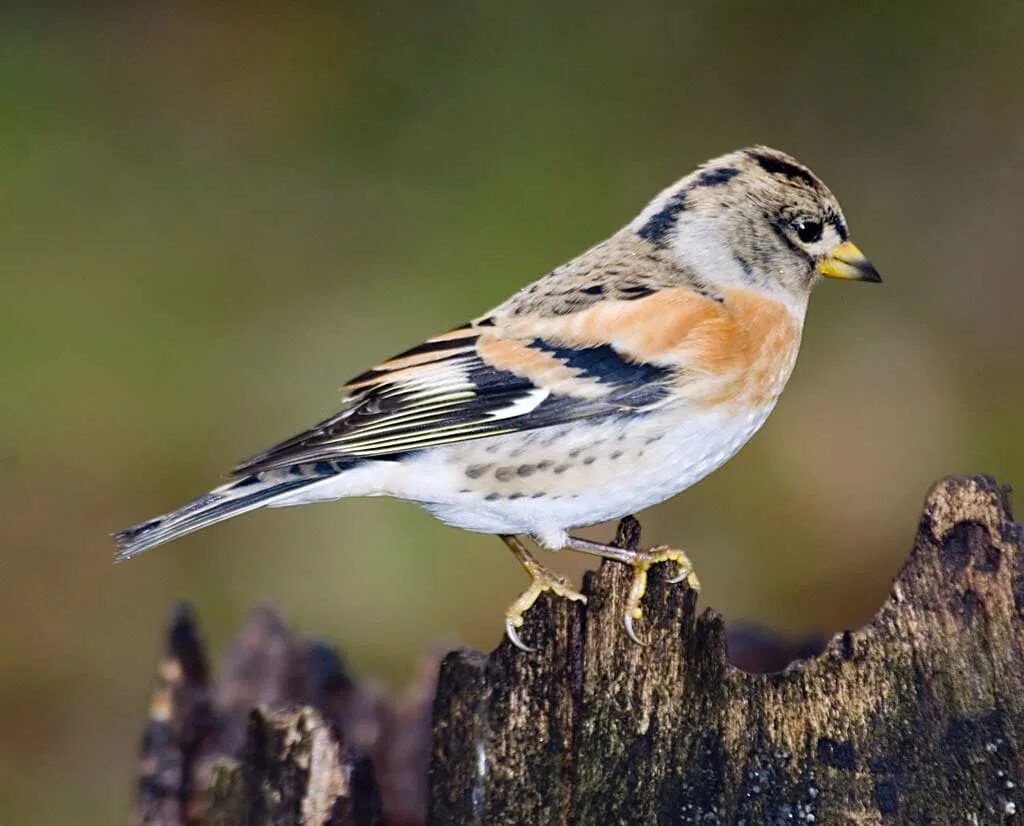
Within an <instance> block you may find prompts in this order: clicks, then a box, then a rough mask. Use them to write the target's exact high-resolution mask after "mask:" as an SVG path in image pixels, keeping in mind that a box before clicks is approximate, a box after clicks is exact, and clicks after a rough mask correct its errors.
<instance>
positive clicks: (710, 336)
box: [503, 289, 800, 404]
mask: <svg viewBox="0 0 1024 826" xmlns="http://www.w3.org/2000/svg"><path fill="white" fill-rule="evenodd" d="M722 299H723V300H721V301H718V300H716V299H713V298H710V297H708V296H705V295H702V294H700V293H696V292H694V291H693V290H688V289H668V290H661V291H659V292H657V293H654V294H653V295H650V296H647V297H645V298H641V299H638V300H636V301H604V302H601V303H599V304H596V305H594V306H593V307H590V308H588V309H586V310H583V311H582V312H579V313H572V314H568V315H562V316H555V317H549V318H535V317H534V318H528V319H518V318H512V319H507V320H505V321H504V324H503V326H504V327H505V330H506V332H508V333H511V334H512V335H522V336H524V337H525V336H539V337H542V338H545V339H550V340H552V341H554V342H556V343H558V344H561V345H563V346H566V347H579V348H586V347H599V346H601V345H603V344H611V345H612V346H613V347H614V348H615V349H616V350H617V351H618V352H619V353H621V354H622V355H623V356H625V357H626V358H629V359H632V360H634V361H637V362H640V363H648V364H656V365H662V366H666V367H676V368H679V369H680V370H681V371H684V374H683V377H682V381H684V382H691V383H692V374H693V373H694V372H696V373H699V374H700V378H701V379H702V380H701V381H699V382H696V383H695V384H694V385H693V387H692V393H687V395H688V396H690V397H691V398H692V399H693V400H694V401H698V402H700V403H704V402H707V403H708V404H717V403H721V402H727V401H743V402H746V403H751V404H757V403H761V402H769V401H774V399H775V398H776V397H777V396H778V394H779V393H780V392H781V390H782V386H783V385H784V384H785V381H786V379H787V378H788V377H789V373H790V372H791V371H792V367H793V363H794V361H795V358H796V352H797V348H798V347H799V343H800V324H799V322H798V321H797V319H796V318H795V317H794V316H793V314H792V313H791V312H790V311H789V309H788V308H787V307H786V306H785V305H783V304H782V303H781V302H779V301H776V300H774V299H771V298H767V297H765V296H763V295H761V294H759V293H756V292H754V291H753V290H746V289H729V290H724V291H723V292H722Z"/></svg>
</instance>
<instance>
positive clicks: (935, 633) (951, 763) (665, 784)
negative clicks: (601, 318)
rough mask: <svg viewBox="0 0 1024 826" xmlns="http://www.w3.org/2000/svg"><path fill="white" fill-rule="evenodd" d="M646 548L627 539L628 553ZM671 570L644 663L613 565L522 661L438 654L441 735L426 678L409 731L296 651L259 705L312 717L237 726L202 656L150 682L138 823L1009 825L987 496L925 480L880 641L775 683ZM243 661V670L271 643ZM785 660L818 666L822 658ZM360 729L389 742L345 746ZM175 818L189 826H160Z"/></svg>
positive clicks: (646, 630)
mask: <svg viewBox="0 0 1024 826" xmlns="http://www.w3.org/2000/svg"><path fill="white" fill-rule="evenodd" d="M637 533H638V531H637V529H636V526H635V522H631V521H629V520H624V522H623V525H622V526H621V527H620V539H621V540H622V541H623V542H624V543H628V542H630V541H636V539H637V536H636V534H637ZM665 573H666V572H664V571H661V570H659V569H658V568H655V569H653V570H652V572H651V576H650V581H649V590H648V595H647V597H646V599H645V602H644V606H645V616H644V619H643V621H642V623H641V624H640V626H639V627H640V630H641V633H643V634H645V635H646V636H647V638H648V643H649V644H648V645H647V646H645V647H640V646H637V645H635V644H634V643H632V642H631V641H630V640H629V639H628V638H627V637H626V635H625V633H624V632H623V630H622V623H621V616H622V611H623V605H624V600H625V595H626V592H627V590H628V587H629V572H628V571H627V570H626V569H624V568H623V567H622V566H620V565H617V564H613V563H606V564H604V565H603V566H602V567H601V568H600V570H599V571H597V572H596V573H594V574H591V575H588V576H587V578H586V580H585V583H584V592H585V593H586V594H587V596H588V603H587V605H586V606H582V605H580V604H578V603H570V602H567V601H563V600H555V599H550V598H548V597H547V596H544V597H542V598H541V599H540V600H539V602H538V604H537V606H536V607H535V608H534V609H533V610H532V611H531V612H530V613H529V614H528V615H527V623H526V626H525V628H524V629H522V634H523V637H524V639H525V640H526V641H527V642H528V643H529V644H531V645H534V646H535V647H536V650H535V651H533V652H531V653H523V652H522V651H519V650H518V649H515V648H513V647H512V646H511V645H510V644H508V643H502V644H501V645H500V646H499V647H498V648H497V649H496V650H495V651H494V652H493V653H491V654H490V655H487V656H485V655H483V654H480V653H478V652H475V651H466V650H463V651H456V652H453V653H451V654H449V655H448V656H447V657H446V658H445V659H444V661H443V663H442V664H441V667H440V674H439V677H438V679H437V689H436V696H434V702H433V727H432V732H431V731H430V730H429V728H428V726H427V725H426V700H428V699H429V697H430V696H432V695H433V691H432V690H431V689H430V686H431V684H432V682H433V681H432V679H431V678H430V671H429V669H428V670H427V671H426V672H425V673H426V674H427V677H425V678H424V680H423V681H421V683H420V686H419V695H418V696H419V697H420V703H419V705H418V706H417V709H418V711H417V712H416V713H412V712H408V713H407V714H406V716H404V717H402V716H401V715H400V714H398V713H397V712H396V711H395V708H396V706H394V704H392V703H390V702H389V701H388V700H387V699H386V698H383V697H382V695H379V694H373V692H368V690H367V689H366V688H363V687H361V686H360V684H358V683H356V682H353V681H352V680H350V679H349V678H347V677H346V678H345V680H346V681H345V682H344V685H341V684H338V685H336V686H335V688H334V690H333V693H332V692H326V693H325V692H320V693H319V695H318V694H317V692H316V691H313V690H311V689H310V685H311V684H313V683H315V682H316V681H315V680H311V679H310V677H309V674H310V673H311V672H310V666H309V664H308V657H307V658H306V659H303V657H301V656H297V655H295V651H302V650H306V649H307V648H308V646H306V648H303V645H298V644H296V643H295V642H294V641H292V642H291V643H290V644H289V645H290V646H291V647H290V648H288V646H285V647H286V648H288V650H290V651H292V655H290V656H288V657H282V658H279V659H283V660H284V661H287V662H288V663H290V665H288V666H287V667H285V666H283V665H282V666H280V667H279V670H281V671H288V669H291V670H292V671H291V673H292V674H293V678H292V679H291V681H290V682H289V681H285V683H287V684H288V685H290V686H292V687H293V689H292V690H290V692H289V691H282V692H278V694H277V695H276V696H273V697H272V699H273V702H270V703H269V704H270V705H282V704H284V705H299V706H301V705H306V706H309V707H310V708H306V709H304V710H303V709H292V710H290V711H287V712H284V713H272V712H267V711H260V712H257V713H256V714H254V715H252V716H251V717H248V718H240V717H239V713H240V709H241V708H244V707H246V706H247V705H250V704H252V703H254V701H255V700H256V699H257V694H258V692H256V693H253V692H249V693H248V694H247V693H246V692H245V691H240V690H238V687H237V686H236V690H233V691H230V692H227V693H225V692H224V691H223V690H219V689H217V688H216V687H215V688H211V687H210V686H208V685H206V682H205V676H204V675H205V666H203V667H202V668H200V667H198V666H196V665H195V663H196V661H197V660H196V657H195V656H193V657H192V662H193V667H192V668H191V669H188V668H184V667H175V668H171V667H168V666H167V664H166V663H165V665H164V667H163V669H162V672H163V673H164V675H165V680H164V683H163V684H162V685H161V687H160V689H159V690H158V698H160V697H163V698H164V703H163V705H161V704H160V703H154V708H157V707H159V708H160V709H162V711H161V712H160V714H154V721H153V722H151V724H150V726H151V736H150V737H149V739H148V741H147V742H148V749H147V750H146V751H145V752H144V769H145V770H146V771H145V772H144V781H143V783H142V786H141V796H140V810H139V811H140V820H141V821H142V822H145V823H177V822H182V823H184V822H186V820H185V818H190V817H191V818H194V820H193V822H200V819H202V818H205V820H204V821H203V822H206V823H211V824H220V823H240V822H245V823H268V824H269V823H274V824H278V823H280V824H284V823H344V824H349V823H353V824H355V823H360V824H361V823H385V824H387V823H399V822H401V823H403V824H412V823H422V822H427V823H431V824H462V823H467V824H468V823H473V824H487V826H491V824H616V823H622V824H688V823H702V824H713V823H729V824H775V823H787V824H788V823H811V822H815V823H828V824H843V823H851V824H853V823H856V824H875V823H879V824H884V823H907V824H928V823H934V824H945V823H984V824H988V823H1004V822H1014V821H1015V820H1016V818H1015V815H1016V813H1017V812H1018V810H1020V812H1021V815H1024V794H1022V792H1021V788H1022V787H1024V527H1022V526H1021V525H1017V524H1015V523H1014V522H1013V519H1012V516H1011V513H1010V508H1009V503H1008V494H1007V491H1006V490H1005V489H1004V488H1001V487H1000V486H998V485H997V484H996V483H995V482H994V481H993V480H991V479H989V478H987V477H972V478H969V479H951V480H947V481H946V482H943V483H941V484H939V485H938V486H937V487H936V488H935V489H934V490H933V491H932V493H931V495H930V496H929V498H928V501H927V503H926V507H925V511H924V514H923V516H922V518H921V521H920V526H919V529H918V532H917V536H916V539H915V542H914V548H913V550H912V553H911V555H910V558H909V559H908V561H907V563H906V565H905V566H904V568H903V570H902V571H901V572H900V574H899V576H898V577H897V579H896V582H895V583H894V585H893V588H892V591H891V593H890V595H889V597H888V599H887V600H886V602H885V604H884V605H883V606H882V607H881V609H880V610H879V612H878V613H877V615H876V616H875V618H874V619H873V621H872V622H871V623H869V624H868V625H867V626H865V627H864V628H861V629H859V630H856V631H848V632H845V633H842V634H839V635H836V636H835V637H834V638H833V639H832V640H831V641H829V642H828V644H827V647H826V648H825V650H824V651H823V653H820V654H819V655H818V656H814V657H813V658H810V659H806V660H802V661H798V662H796V663H794V664H792V665H790V666H789V667H787V668H785V669H784V670H782V671H779V672H776V673H771V674H751V673H748V672H747V671H743V670H740V669H739V668H737V667H735V666H734V665H732V664H730V661H729V657H728V654H729V652H728V650H727V648H728V645H727V637H726V631H725V627H724V623H723V622H722V620H721V618H720V617H719V616H717V615H716V614H715V613H714V612H712V611H705V612H704V613H703V614H701V615H699V616H698V615H697V613H696V602H697V600H696V595H695V594H694V593H693V592H691V591H690V590H689V589H687V588H686V587H684V586H682V585H673V584H669V583H667V582H665V580H664V576H665ZM179 637H183V638H185V637H187V638H190V639H195V638H197V635H195V634H191V635H187V634H186V635H181V634H180V633H179ZM172 639H173V635H172ZM261 640H262V641H261ZM250 642H252V643H253V645H255V648H252V647H250V649H248V650H249V656H250V658H251V657H254V656H257V655H258V654H259V652H260V651H261V650H263V647H265V643H266V640H265V639H263V638H258V635H257V636H254V637H253V639H252V640H250ZM768 642H770V643H771V644H770V645H769V644H768ZM796 647H797V648H798V649H801V648H802V650H803V651H804V653H811V654H813V653H815V648H814V646H813V643H805V642H800V643H798V644H797V646H796ZM179 648H180V646H179ZM186 648H187V647H186ZM278 649H280V646H278ZM739 651H742V653H743V657H744V658H745V661H747V662H749V661H751V660H759V661H760V662H761V664H762V665H771V664H773V663H778V662H780V661H781V662H785V661H786V660H788V659H789V658H790V657H791V656H792V654H793V647H791V646H788V645H780V644H778V643H777V642H775V641H765V640H764V639H762V638H759V637H758V636H757V635H750V634H747V635H745V636H744V638H743V640H742V645H741V646H737V645H733V660H734V661H735V660H736V658H737V652H739ZM186 653H187V651H186ZM179 654H180V652H179ZM173 659H174V658H173V657H169V658H168V662H170V661H172V660H173ZM200 659H201V658H200ZM296 663H299V664H298V665H297V664H296ZM338 668H340V666H338ZM337 670H338V669H337V668H336V669H335V671H337ZM235 673H236V674H237V668H236V670H235ZM188 674H191V675H192V676H191V677H189V679H185V678H184V675H188ZM296 674H298V675H306V676H304V677H302V678H301V679H300V678H297V677H295V675H296ZM168 676H170V677H175V678H177V679H178V682H177V683H174V684H170V683H168V681H167V679H166V678H167V677H168ZM261 679H263V681H264V683H266V679H265V678H261ZM189 680H191V683H189ZM335 682H337V681H335ZM243 684H244V685H248V684H249V683H246V682H245V681H243ZM186 685H188V686H190V687H189V688H188V689H187V690H186ZM222 685H223V684H222ZM295 686H298V687H299V688H298V689H295V688H294V687H295ZM303 686H305V687H303ZM161 692H162V693H161ZM271 695H273V692H265V693H264V695H262V696H261V699H260V700H259V702H262V703H263V704H264V705H267V704H268V701H267V697H268V696H271ZM227 696H230V697H232V698H235V700H236V702H235V705H234V706H233V707H232V709H233V710H232V711H231V712H230V713H228V712H226V711H225V710H224V709H225V702H226V700H225V697H227ZM368 696H372V697H374V698H375V699H374V700H373V702H369V701H367V700H366V698H367V697H368ZM359 698H362V699H359ZM414 705H415V704H414V703H409V704H408V708H412V707H413V706H414ZM250 707H251V706H250ZM314 708H315V709H317V710H316V711H314V710H313V709H314ZM371 708H372V709H373V711H372V712H371V711H367V709H371ZM354 709H362V711H361V712H358V713H357V712H356V711H354ZM359 714H362V715H364V716H363V718H362V721H363V723H364V724H365V722H366V720H367V719H373V720H377V721H385V720H386V721H387V723H386V724H381V725H378V727H377V731H378V735H377V736H376V737H375V738H370V739H369V740H367V741H366V742H357V738H355V732H357V731H359V730H360V727H359V726H358V725H355V724H354V723H356V722H358V716H359ZM346 715H348V716H346ZM367 715H369V716H367ZM158 717H162V718H163V719H162V721H161V720H158V719H156V718H158ZM228 718H230V719H231V720H232V721H234V722H230V721H228ZM239 719H248V722H247V723H244V724H240V723H239V722H238V720H239ZM416 725H418V726H419V728H417V729H416V734H415V735H411V734H410V731H411V730H412V729H411V728H410V727H415V726H416ZM159 726H163V728H159ZM239 726H241V728H239ZM154 727H156V728H154ZM239 731H241V732H242V734H241V735H240V734H239ZM153 732H156V733H157V734H159V733H160V732H162V736H155V735H153ZM232 732H233V733H232ZM398 742H401V743H403V746H402V749H400V750H399V751H400V752H401V754H395V753H394V751H393V749H394V745H395V744H396V743H398ZM410 744H415V746H411V745H410ZM231 749H233V750H234V751H233V752H232V753H229V752H230V750H231ZM428 752H429V772H428V770H427V765H426V763H427V757H426V755H427V753H428ZM225 754H227V758H225V757H224V755H225ZM316 755H319V757H316ZM403 755H404V757H403ZM403 759H404V763H403ZM217 760H219V761H220V763H215V762H211V761H217ZM225 760H228V761H229V762H225ZM371 764H372V767H371ZM213 765H216V766H217V768H216V770H211V769H210V767H211V766H213ZM204 766H205V767H206V768H205V769H204ZM374 768H375V770H376V771H374ZM395 771H397V772H398V773H397V774H395V773H394V772H395ZM374 775H376V777H377V781H374ZM214 777H215V778H216V779H215V780H214V779H213V778H214ZM395 778H401V779H400V780H396V779H395ZM410 785H411V786H413V787H416V788H417V789H418V791H417V792H416V794H413V795H411V796H407V797H406V798H405V799H404V803H403V804H402V805H403V806H404V807H405V808H403V809H401V812H399V809H397V808H391V809H389V805H390V804H389V798H390V797H391V796H392V795H395V796H396V797H397V796H398V794H399V789H403V788H405V789H406V791H407V790H408V789H407V788H406V787H408V786H410ZM211 788H212V792H211V791H210V790H211ZM416 795H419V803H418V804H417V803H416V802H415V799H416ZM169 800H170V801H174V802H175V803H176V805H177V807H178V808H177V809H175V811H176V812H177V813H178V814H179V816H180V817H181V818H182V819H180V820H178V821H174V820H171V819H168V815H167V812H168V811H169V809H174V806H169V805H168V801H169ZM378 800H379V802H380V803H379V805H380V808H379V809H378V808H375V806H377V805H378V804H377V801H378ZM307 801H316V802H315V803H312V802H307ZM324 801H327V802H324ZM417 806H418V807H419V808H417ZM332 807H333V808H332ZM309 812H313V813H314V814H312V815H311V814H309ZM161 817H162V818H164V819H160V818H161ZM399 817H401V818H405V819H404V820H400V819H391V818H399ZM332 818H333V819H332ZM345 818H348V819H345ZM358 818H363V819H362V820H360V819H358Z"/></svg>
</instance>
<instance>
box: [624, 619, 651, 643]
mask: <svg viewBox="0 0 1024 826" xmlns="http://www.w3.org/2000/svg"><path fill="white" fill-rule="evenodd" d="M623 622H624V623H625V625H626V635H627V636H628V637H629V638H630V639H631V640H633V642H635V643H636V644H637V645H643V646H646V645H647V643H645V642H644V641H643V640H642V639H640V637H638V636H637V635H636V630H635V629H634V628H633V615H632V614H626V616H625V617H624V619H623Z"/></svg>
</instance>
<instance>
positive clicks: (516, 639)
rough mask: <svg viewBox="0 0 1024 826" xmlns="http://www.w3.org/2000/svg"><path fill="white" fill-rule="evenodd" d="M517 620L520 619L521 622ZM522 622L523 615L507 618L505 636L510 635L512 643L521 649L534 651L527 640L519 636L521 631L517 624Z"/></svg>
mask: <svg viewBox="0 0 1024 826" xmlns="http://www.w3.org/2000/svg"><path fill="white" fill-rule="evenodd" d="M516 620H518V621H519V622H518V623H517V622H516ZM522 624H523V618H522V617H509V618H508V619H506V620H505V636H506V637H508V638H509V641H510V642H511V643H512V645H514V646H515V647H516V648H518V649H519V650H520V651H526V652H530V651H533V649H532V648H531V647H530V646H528V645H527V644H526V643H525V642H523V640H522V638H521V637H520V636H519V631H518V629H517V625H522Z"/></svg>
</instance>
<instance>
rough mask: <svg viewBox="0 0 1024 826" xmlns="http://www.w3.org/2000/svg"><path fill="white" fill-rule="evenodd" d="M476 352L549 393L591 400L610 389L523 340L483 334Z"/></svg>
mask: <svg viewBox="0 0 1024 826" xmlns="http://www.w3.org/2000/svg"><path fill="white" fill-rule="evenodd" d="M477 352H478V353H479V354H480V358H482V359H483V360H484V361H485V362H486V363H487V364H489V365H490V366H491V367H495V368H497V369H498V370H506V371H508V372H509V373H512V374H513V375H516V376H519V377H520V378H524V379H529V380H530V381H531V382H533V383H534V384H535V385H536V386H537V387H540V388H544V389H547V390H550V391H551V392H552V393H557V394H560V395H566V396H576V397H577V398H584V399H594V398H598V397H600V396H603V395H606V394H607V393H608V392H610V388H608V387H605V386H602V385H601V384H600V383H599V382H598V381H597V380H595V379H593V378H591V377H588V376H581V375H580V373H581V372H582V371H581V370H579V369H576V368H573V367H569V366H568V365H567V364H565V362H563V361H561V360H560V359H558V358H557V357H556V356H555V355H554V354H552V353H549V352H545V351H543V350H538V349H536V348H534V347H530V346H529V345H528V344H527V343H526V342H525V341H517V340H515V339H507V338H498V337H497V336H494V335H490V336H484V337H483V338H481V339H480V341H479V343H478V344H477Z"/></svg>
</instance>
